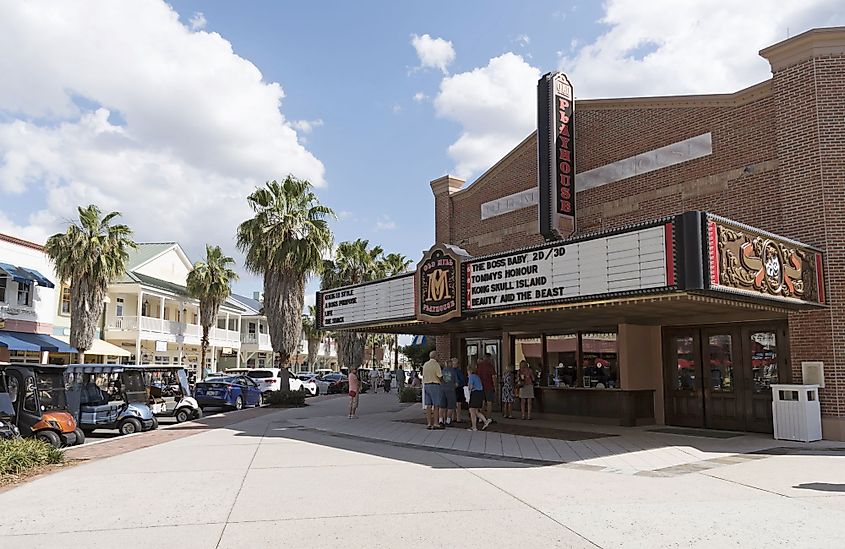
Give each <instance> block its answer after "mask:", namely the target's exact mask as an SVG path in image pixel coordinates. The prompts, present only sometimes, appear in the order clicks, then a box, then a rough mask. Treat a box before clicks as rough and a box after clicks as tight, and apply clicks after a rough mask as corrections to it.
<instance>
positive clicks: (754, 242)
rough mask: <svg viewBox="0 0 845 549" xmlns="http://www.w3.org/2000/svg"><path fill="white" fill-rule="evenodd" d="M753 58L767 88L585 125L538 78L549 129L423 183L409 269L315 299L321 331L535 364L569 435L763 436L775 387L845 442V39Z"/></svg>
mask: <svg viewBox="0 0 845 549" xmlns="http://www.w3.org/2000/svg"><path fill="white" fill-rule="evenodd" d="M760 55H762V56H763V57H764V58H765V59H767V60H768V61H769V63H770V64H771V68H772V77H771V79H769V80H766V81H764V82H761V83H759V84H756V85H754V86H751V87H750V88H747V89H744V90H740V91H737V92H735V93H730V94H719V95H697V96H672V97H648V98H635V99H594V100H575V101H574V114H573V101H572V87H571V86H574V88H575V91H576V92H577V86H578V83H577V82H572V83H571V86H570V83H569V81H568V80H566V78H565V77H564V76H562V75H560V74H556V75H547V77H544V79H542V80H541V82H539V83H538V131H537V132H534V133H533V134H532V135H529V136H528V137H527V138H526V139H525V140H524V141H523V142H522V143H520V144H519V145H517V147H516V148H515V149H513V150H512V151H511V152H510V153H509V154H508V155H506V156H505V157H504V158H502V159H501V160H500V161H499V162H498V163H496V164H495V165H494V166H493V167H491V168H490V169H489V170H488V171H487V172H486V173H484V174H483V175H481V176H480V177H479V178H478V179H477V180H476V181H475V182H473V183H472V184H471V185H466V184H465V182H464V181H462V180H460V179H456V178H454V177H450V176H445V177H441V178H439V179H435V180H434V181H432V182H431V189H432V191H433V193H434V202H435V231H434V241H433V246H432V248H431V249H430V250H428V251H427V252H426V253H425V254H424V256H423V257H422V259H421V260H420V261H419V263H418V264H417V269H416V272H414V273H410V274H407V275H400V276H398V277H393V278H390V279H386V280H382V281H377V282H372V283H368V284H363V285H358V286H352V287H347V288H340V289H336V290H331V291H327V292H322V293H320V294H318V299H317V304H318V309H319V311H318V313H319V314H318V318H319V320H320V323H321V324H322V326H324V327H325V328H327V329H333V330H343V329H346V330H354V331H376V332H395V333H411V334H426V335H431V336H435V339H436V344H437V350H438V351H439V352H440V354H441V355H442V356H443V357H444V358H447V357H458V358H460V360H461V362H462V364H464V365H466V364H467V363H468V362H469V361H472V360H474V359H476V358H477V357H479V356H480V355H482V354H484V353H487V352H489V353H490V354H491V355H493V356H494V359H495V361H496V362H497V366H498V368H499V369H500V370H501V369H502V368H503V367H504V366H505V365H515V364H518V363H519V362H520V361H521V360H526V361H528V362H529V364H531V366H532V367H533V368H534V369H535V371H536V372H537V374H538V382H539V387H538V390H537V394H538V406H539V407H540V408H541V410H542V411H544V412H546V413H551V414H559V416H558V417H560V418H561V421H568V420H573V419H574V420H577V421H591V422H608V423H614V424H619V425H641V424H667V425H677V426H684V427H701V428H712V429H731V430H741V431H754V432H771V431H772V410H771V402H772V395H771V389H770V386H771V385H772V384H776V383H802V382H803V383H823V388H822V389H821V390H820V400H821V409H822V423H823V433H824V437H825V438H827V439H833V440H845V302H843V297H845V272H843V267H845V114H843V113H845V28H825V29H816V30H812V31H809V32H806V33H804V34H801V35H798V36H795V37H793V38H790V39H788V40H786V41H783V42H780V43H778V44H775V45H773V46H770V47H768V48H766V49H764V50H762V51H761V52H760ZM691 62H694V60H691Z"/></svg>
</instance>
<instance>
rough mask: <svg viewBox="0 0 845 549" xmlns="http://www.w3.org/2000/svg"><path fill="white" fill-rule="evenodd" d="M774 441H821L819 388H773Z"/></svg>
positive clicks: (800, 386) (804, 386) (785, 386)
mask: <svg viewBox="0 0 845 549" xmlns="http://www.w3.org/2000/svg"><path fill="white" fill-rule="evenodd" d="M772 415H773V416H774V423H775V425H774V427H775V438H776V439H778V440H797V441H800V442H812V441H814V440H821V438H822V413H821V406H820V405H819V386H818V385H791V384H790V385H786V384H777V385H772Z"/></svg>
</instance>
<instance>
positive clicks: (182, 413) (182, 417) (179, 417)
mask: <svg viewBox="0 0 845 549" xmlns="http://www.w3.org/2000/svg"><path fill="white" fill-rule="evenodd" d="M189 417H190V414H189V413H188V410H185V409H184V408H183V409H182V410H178V411H177V412H176V423H185V422H186V421H188V419H189Z"/></svg>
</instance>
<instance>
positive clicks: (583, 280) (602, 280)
mask: <svg viewBox="0 0 845 549" xmlns="http://www.w3.org/2000/svg"><path fill="white" fill-rule="evenodd" d="M666 227H667V225H658V226H655V227H649V228H646V229H639V230H634V231H630V232H625V233H619V234H614V235H610V236H604V237H598V238H593V239H589V240H583V241H580V242H573V243H571V244H560V245H546V246H542V247H539V248H533V249H526V250H522V251H519V252H515V253H509V254H503V255H498V256H491V257H488V258H482V259H478V260H473V261H469V262H467V263H466V269H465V273H464V277H465V281H466V284H465V296H464V310H465V311H480V310H491V309H507V308H510V307H516V306H522V305H527V304H538V303H550V302H557V301H566V300H575V299H581V298H585V297H587V296H594V295H601V294H618V293H624V292H638V291H641V290H647V289H652V288H662V287H666V286H667V285H669V282H668V280H669V276H668V275H667V271H668V269H667V265H669V266H672V263H671V259H670V260H669V261H668V262H667V254H666V250H667V246H666V238H667V235H670V237H671V232H670V231H667V230H666ZM672 268H674V267H672Z"/></svg>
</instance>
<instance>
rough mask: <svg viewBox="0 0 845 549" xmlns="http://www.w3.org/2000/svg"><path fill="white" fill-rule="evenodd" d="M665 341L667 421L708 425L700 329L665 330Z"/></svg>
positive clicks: (669, 423) (680, 423)
mask: <svg viewBox="0 0 845 549" xmlns="http://www.w3.org/2000/svg"><path fill="white" fill-rule="evenodd" d="M663 344H664V349H663V365H664V376H663V379H664V382H665V393H666V398H665V402H666V423H667V424H668V425H678V426H681V427H704V393H703V390H702V379H701V377H702V376H701V336H700V330H698V329H695V328H690V329H671V330H665V331H664V333H663Z"/></svg>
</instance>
